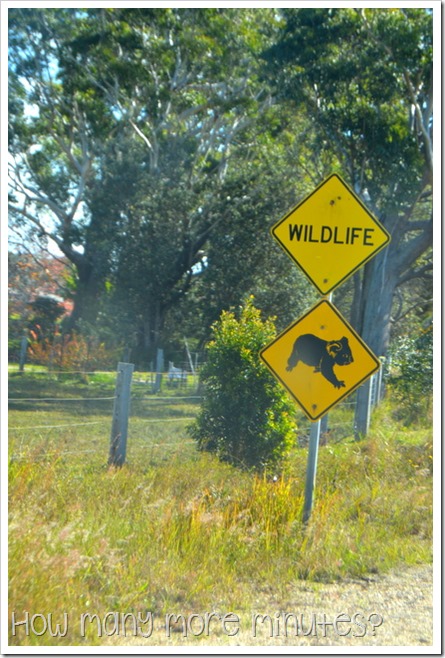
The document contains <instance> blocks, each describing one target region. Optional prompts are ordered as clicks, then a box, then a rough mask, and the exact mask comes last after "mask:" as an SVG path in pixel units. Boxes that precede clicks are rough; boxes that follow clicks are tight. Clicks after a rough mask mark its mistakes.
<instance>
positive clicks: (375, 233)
mask: <svg viewBox="0 0 445 658" xmlns="http://www.w3.org/2000/svg"><path fill="white" fill-rule="evenodd" d="M271 233H272V235H273V237H274V238H275V239H276V240H277V241H278V243H279V244H280V246H281V247H282V248H283V249H284V250H285V251H286V253H287V254H288V255H289V256H290V257H291V258H292V259H293V260H294V261H295V263H297V265H298V266H299V267H300V268H301V269H302V270H303V272H304V273H305V274H306V276H307V277H308V278H309V279H310V280H311V281H312V283H313V284H314V285H315V286H316V288H317V289H318V290H319V291H320V292H321V294H322V295H327V294H329V293H330V292H331V291H332V290H333V289H334V288H336V287H337V286H338V285H340V283H342V282H343V281H345V279H347V278H348V277H349V276H350V275H351V274H353V273H354V272H355V271H356V270H358V269H359V268H360V267H362V266H363V265H364V264H365V263H366V262H367V261H368V260H370V258H372V257H373V256H375V255H376V254H377V253H378V252H379V251H380V250H381V249H383V247H385V245H386V244H387V243H388V242H389V240H390V235H389V233H388V232H387V230H386V229H385V228H384V227H383V226H382V225H381V224H380V222H379V221H378V220H377V219H376V218H375V217H374V216H373V215H372V214H371V213H370V212H369V210H368V209H367V208H366V206H365V205H364V204H363V203H362V201H361V200H360V199H359V198H358V197H357V196H356V194H355V193H354V192H353V191H352V190H351V188H350V187H348V185H347V184H346V183H345V182H344V181H343V180H342V179H341V178H340V176H338V175H337V174H332V175H331V176H329V177H328V178H327V179H326V180H325V181H323V183H321V184H320V185H319V186H318V187H317V188H316V189H315V190H314V191H313V192H312V193H311V194H309V196H307V197H306V198H305V199H303V201H301V202H300V203H299V204H298V205H297V206H296V207H295V208H293V210H291V211H290V212H289V213H288V214H287V215H286V216H285V217H283V218H282V219H280V221H279V222H277V223H276V224H275V225H274V226H273V227H272V229H271Z"/></svg>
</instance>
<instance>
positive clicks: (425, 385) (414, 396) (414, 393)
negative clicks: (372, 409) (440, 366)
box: [389, 328, 433, 424]
mask: <svg viewBox="0 0 445 658" xmlns="http://www.w3.org/2000/svg"><path fill="white" fill-rule="evenodd" d="M391 368H392V372H393V374H392V375H391V376H390V379H389V384H390V386H391V387H392V389H393V392H394V394H395V397H396V400H397V401H398V403H399V405H400V409H399V416H401V417H403V419H404V422H405V423H406V424H410V423H411V422H414V421H416V420H419V419H420V420H422V419H423V418H424V416H425V414H426V413H427V412H428V409H429V408H430V406H431V400H432V395H433V332H432V329H431V328H429V329H427V330H426V331H424V332H423V333H421V334H420V336H417V338H411V337H408V336H404V337H401V338H399V339H398V340H397V342H396V343H395V345H394V346H393V350H392V355H391Z"/></svg>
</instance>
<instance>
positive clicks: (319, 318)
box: [260, 299, 380, 421]
mask: <svg viewBox="0 0 445 658" xmlns="http://www.w3.org/2000/svg"><path fill="white" fill-rule="evenodd" d="M260 356H261V359H262V360H263V361H264V363H265V364H266V365H267V367H268V368H269V370H270V371H271V372H272V374H273V375H275V377H276V378H277V379H278V380H279V381H280V382H281V383H282V384H283V386H284V387H285V388H286V389H287V390H288V391H289V393H290V394H291V395H292V397H293V398H294V399H295V400H296V401H297V402H298V404H299V405H300V406H301V408H302V409H303V411H304V412H305V414H306V415H307V416H308V418H309V419H310V420H312V421H316V420H318V419H319V418H321V416H323V415H324V414H325V413H327V411H329V409H330V408H331V407H333V406H334V405H336V404H337V403H338V402H340V401H341V400H342V399H343V398H345V397H346V396H347V395H349V394H350V393H351V392H352V391H354V390H355V389H356V388H357V387H358V386H360V385H361V384H363V382H364V381H366V379H368V377H370V376H371V375H372V374H373V373H374V372H376V371H377V370H378V369H379V367H380V362H379V360H378V359H377V357H376V356H375V355H374V354H373V353H372V352H371V350H370V349H369V347H368V346H367V345H366V344H365V343H364V342H363V340H362V339H361V338H360V336H359V335H358V334H357V333H356V332H355V331H354V329H353V328H352V327H351V326H350V325H349V324H348V322H347V321H346V320H345V319H344V318H343V317H342V315H341V314H340V312H339V311H338V310H337V309H336V308H335V306H333V305H332V304H331V303H330V302H328V301H327V300H325V299H323V300H322V301H320V302H319V303H318V304H316V305H315V306H314V307H313V308H312V309H310V310H309V311H308V312H307V313H306V314H305V315H303V316H302V317H301V318H299V319H298V320H297V321H296V322H294V323H293V324H291V325H290V326H289V327H287V329H285V330H284V331H283V332H282V333H281V334H280V335H279V336H278V337H277V338H276V339H275V340H273V341H272V342H271V343H270V344H269V345H267V346H266V347H265V348H264V349H263V350H261V352H260Z"/></svg>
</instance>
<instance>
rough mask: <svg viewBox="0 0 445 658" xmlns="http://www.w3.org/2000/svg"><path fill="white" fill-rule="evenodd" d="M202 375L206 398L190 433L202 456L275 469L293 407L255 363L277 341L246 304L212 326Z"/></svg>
mask: <svg viewBox="0 0 445 658" xmlns="http://www.w3.org/2000/svg"><path fill="white" fill-rule="evenodd" d="M213 335H214V337H213V340H212V342H210V343H209V344H208V346H207V361H206V364H205V365H204V366H203V369H202V381H203V384H204V386H205V397H204V401H203V404H202V407H201V411H200V413H199V414H198V417H197V420H196V422H195V423H194V425H193V426H192V427H191V428H190V432H191V434H192V436H193V437H194V438H195V439H196V440H197V442H198V447H199V449H201V450H207V451H210V452H214V453H216V454H217V455H218V456H219V458H220V459H221V460H223V461H228V462H230V463H232V464H235V465H238V466H241V467H243V468H254V469H256V470H262V469H265V468H267V467H270V466H274V467H276V466H277V465H278V463H279V462H280V461H281V460H282V459H283V458H284V456H285V455H286V454H287V453H288V451H289V449H290V447H291V446H292V445H293V443H294V441H295V436H296V424H295V420H294V417H295V407H294V405H293V403H292V402H291V400H290V399H289V398H288V396H287V394H286V393H285V392H284V391H283V390H282V388H281V387H280V386H279V384H278V383H277V382H275V380H274V379H273V378H272V376H271V375H270V373H269V371H268V370H267V368H266V367H265V366H264V365H263V364H262V362H261V361H260V358H259V351H260V349H261V348H263V347H264V346H265V345H266V344H267V343H268V342H270V341H271V340H272V339H273V338H274V337H275V326H274V323H273V321H272V320H270V319H269V320H266V321H263V320H262V319H261V317H260V311H259V310H258V309H256V308H255V306H254V304H253V298H252V297H251V298H249V300H248V301H247V302H246V304H245V306H244V307H243V308H241V311H240V314H239V318H237V317H236V316H235V313H232V312H226V311H223V313H222V315H221V317H220V319H219V320H218V321H217V322H216V323H215V324H214V325H213Z"/></svg>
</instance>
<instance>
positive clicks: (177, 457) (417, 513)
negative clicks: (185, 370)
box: [9, 401, 432, 645]
mask: <svg viewBox="0 0 445 658" xmlns="http://www.w3.org/2000/svg"><path fill="white" fill-rule="evenodd" d="M73 404H74V403H73ZM81 404H83V403H81ZM91 404H93V403H91ZM98 404H99V403H98ZM150 404H151V403H150ZM142 407H143V405H142V401H141V402H140V407H139V408H138V410H137V413H136V414H135V415H134V417H132V419H131V422H130V434H129V450H128V463H127V465H126V466H124V467H123V468H121V469H118V470H116V469H109V468H107V467H106V460H107V454H108V452H107V451H108V441H109V428H110V424H111V419H110V418H109V417H108V416H107V415H105V414H104V413H103V411H102V410H101V408H100V405H99V406H97V407H95V408H92V409H90V415H89V416H88V418H94V419H96V420H98V421H100V423H99V424H97V425H92V426H78V427H72V428H70V429H68V430H63V429H62V430H56V429H54V430H50V431H44V430H39V431H38V432H37V431H35V432H32V431H29V430H27V431H24V430H23V431H21V430H14V431H11V436H10V455H11V456H10V460H9V494H10V499H9V519H10V533H9V589H10V595H9V607H10V614H11V612H12V611H15V612H16V616H17V617H21V616H23V611H29V612H30V614H33V613H37V612H38V613H41V614H47V613H49V612H53V613H54V614H56V612H57V611H59V612H60V613H61V612H62V611H66V612H68V613H69V615H70V618H73V619H74V618H76V619H77V618H79V616H80V615H81V614H82V613H85V612H88V611H91V613H93V612H94V613H97V614H99V615H101V616H104V615H106V613H107V612H109V611H122V612H126V613H131V612H134V613H136V612H138V611H140V612H141V613H144V612H147V611H151V612H153V613H154V614H155V615H156V616H158V617H159V618H161V617H162V616H163V615H165V614H166V613H167V612H169V613H184V614H189V613H193V612H202V611H204V610H206V611H209V612H210V611H213V610H215V611H229V610H235V611H236V612H243V611H247V610H251V609H252V608H254V607H255V605H258V601H259V597H260V598H261V596H267V591H270V590H271V589H273V591H274V592H276V593H278V594H280V593H281V594H282V596H283V597H285V595H286V591H287V588H288V587H289V586H290V584H292V583H293V582H295V581H296V580H298V579H302V578H304V579H311V580H314V581H326V580H335V579H339V578H345V577H360V576H365V575H368V574H369V573H376V572H384V571H386V570H388V569H390V568H393V567H396V566H398V565H400V564H416V563H424V562H428V561H430V560H431V505H432V486H431V484H432V443H431V433H430V429H429V428H428V427H425V428H423V429H420V430H419V429H417V430H416V431H409V430H407V429H406V428H400V427H399V426H398V425H395V424H394V423H393V422H392V420H391V409H390V408H389V407H388V406H385V405H383V407H382V408H381V409H380V410H379V412H378V414H377V415H376V416H375V418H374V421H373V427H372V430H371V432H370V435H369V437H368V439H367V440H365V441H362V442H359V443H357V442H354V441H353V439H352V438H351V437H349V438H346V439H344V440H343V441H342V442H341V443H335V444H328V445H326V446H321V447H320V451H319V464H318V473H317V484H316V496H315V507H314V510H313V514H312V517H311V521H310V523H309V524H308V526H307V527H305V526H303V525H302V522H301V517H302V506H303V491H304V480H305V471H306V458H307V451H306V450H305V449H303V448H297V449H295V451H294V453H293V455H292V457H291V459H290V460H289V462H288V463H287V465H286V468H285V469H284V471H283V472H282V473H281V474H280V475H279V476H278V477H273V476H274V474H273V473H270V474H265V475H264V476H258V475H251V474H249V473H246V472H240V471H239V470H237V469H236V468H234V467H231V466H229V465H227V464H222V463H220V462H218V461H217V459H216V458H214V457H213V456H210V455H208V454H205V453H199V452H197V451H196V449H195V445H194V443H193V442H191V441H190V440H189V437H188V435H187V431H186V428H187V422H188V421H186V420H180V419H178V418H179V416H178V408H177V406H176V405H171V406H169V405H168V402H165V401H164V402H163V403H162V404H161V402H159V405H158V406H157V407H152V406H150V405H148V407H147V408H146V415H145V417H144V413H143V408H142ZM180 408H181V413H182V414H183V415H184V416H190V415H193V414H194V413H196V409H197V407H196V401H190V402H189V403H186V402H185V401H181V403H180ZM70 409H71V408H70ZM147 409H148V411H147ZM154 409H156V410H157V411H156V413H158V414H159V417H158V420H159V418H160V419H161V421H162V422H158V423H148V422H147V420H154V419H155V418H154V415H155V411H154ZM93 411H94V413H93ZM36 413H44V414H45V417H46V422H47V423H48V424H56V423H52V421H53V420H59V413H60V412H58V411H57V410H49V409H48V410H45V411H44V412H35V411H32V410H30V409H29V410H22V411H11V414H10V424H11V426H21V427H24V426H27V425H29V427H32V426H33V424H34V425H37V424H40V420H39V421H38V422H37V421H36V420H35V418H36ZM63 413H64V414H69V413H71V419H72V421H73V422H76V421H79V420H81V419H82V418H84V417H85V416H84V414H83V412H79V413H78V414H77V415H76V414H75V412H74V409H71V411H69V412H68V411H66V409H65V410H64V412H63ZM175 414H176V415H175ZM171 418H174V419H175V420H174V422H166V421H170V420H171ZM42 424H43V423H42ZM82 450H83V451H87V450H88V451H89V452H82ZM107 642H108V643H113V638H110V637H101V638H100V637H98V635H97V632H96V631H95V628H94V626H93V625H91V626H88V629H87V631H86V633H85V637H81V636H80V635H79V632H78V628H76V627H74V626H71V627H70V628H69V630H68V633H67V635H66V636H65V637H63V638H61V637H59V638H57V637H55V638H52V637H51V636H49V635H48V634H46V635H44V636H41V637H39V636H36V635H33V634H30V635H28V636H26V635H25V634H24V633H23V630H22V629H20V630H18V631H17V635H16V636H12V635H11V637H10V643H11V644H20V645H27V644H30V645H31V644H41V645H46V644H48V645H49V644H58V645H63V644H66V645H69V644H99V643H100V644H106V643H107Z"/></svg>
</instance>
